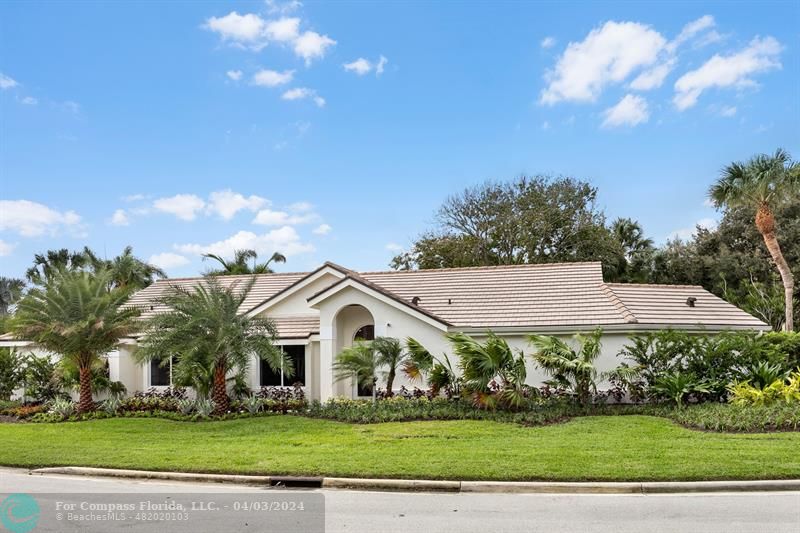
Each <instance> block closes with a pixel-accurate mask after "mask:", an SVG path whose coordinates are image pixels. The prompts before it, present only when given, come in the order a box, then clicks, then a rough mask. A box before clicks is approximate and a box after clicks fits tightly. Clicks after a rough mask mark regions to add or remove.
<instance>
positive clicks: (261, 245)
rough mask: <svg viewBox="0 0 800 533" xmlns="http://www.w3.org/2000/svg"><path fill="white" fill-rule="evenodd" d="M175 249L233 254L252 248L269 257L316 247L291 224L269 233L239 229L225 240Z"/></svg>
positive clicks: (178, 246)
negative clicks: (236, 251)
mask: <svg viewBox="0 0 800 533" xmlns="http://www.w3.org/2000/svg"><path fill="white" fill-rule="evenodd" d="M175 249H176V250H177V251H179V252H181V253H185V254H193V255H200V254H209V253H210V254H218V255H222V256H229V257H230V256H232V255H233V253H234V251H235V250H243V249H252V250H255V251H256V252H257V253H258V254H259V255H263V256H267V257H269V255H270V254H272V253H274V252H281V253H282V254H284V255H286V256H292V255H297V254H301V253H305V252H313V251H314V247H313V246H312V245H311V244H309V243H306V242H303V241H302V240H301V239H300V236H299V235H298V234H297V231H296V230H295V229H294V228H293V227H291V226H283V227H281V228H277V229H273V230H271V231H269V232H267V233H264V234H261V235H257V234H255V233H253V232H252V231H239V232H238V233H235V234H234V235H232V236H230V237H228V238H227V239H225V240H222V241H217V242H213V243H211V244H205V245H204V244H178V245H175Z"/></svg>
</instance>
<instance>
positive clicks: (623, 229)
mask: <svg viewBox="0 0 800 533" xmlns="http://www.w3.org/2000/svg"><path fill="white" fill-rule="evenodd" d="M611 231H612V233H614V236H615V237H616V238H617V240H618V241H619V243H620V244H621V245H622V249H623V250H624V252H625V259H626V260H627V261H630V260H631V259H632V258H633V257H634V256H635V255H637V254H640V253H642V252H647V251H650V250H652V249H653V239H648V238H646V237H645V236H644V230H643V229H642V226H641V225H640V224H639V223H638V222H636V221H635V220H632V219H630V218H618V219H616V220H614V222H612V223H611Z"/></svg>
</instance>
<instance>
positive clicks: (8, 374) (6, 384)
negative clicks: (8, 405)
mask: <svg viewBox="0 0 800 533" xmlns="http://www.w3.org/2000/svg"><path fill="white" fill-rule="evenodd" d="M22 363H23V358H22V357H20V356H19V355H17V353H16V352H14V351H12V350H11V348H0V401H5V400H10V399H11V394H12V393H13V392H14V391H15V390H16V389H18V388H20V387H21V386H22V384H23V378H24V373H23V365H22Z"/></svg>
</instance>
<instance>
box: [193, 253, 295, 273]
mask: <svg viewBox="0 0 800 533" xmlns="http://www.w3.org/2000/svg"><path fill="white" fill-rule="evenodd" d="M206 259H213V260H214V261H216V262H217V263H219V264H220V266H221V268H218V269H216V270H210V271H208V272H206V274H205V275H206V276H236V275H243V274H271V273H272V272H273V271H272V268H271V267H270V264H272V263H285V262H286V256H284V255H283V254H282V253H280V252H275V253H273V254H272V255H271V256H270V258H269V259H267V260H266V261H264V262H263V263H258V262H257V260H258V253H256V251H255V250H236V251H234V252H233V261H227V260H225V259H224V258H223V257H221V256H219V255H215V254H203V260H206ZM250 259H252V260H253V265H252V266H250V264H248V261H249V260H250Z"/></svg>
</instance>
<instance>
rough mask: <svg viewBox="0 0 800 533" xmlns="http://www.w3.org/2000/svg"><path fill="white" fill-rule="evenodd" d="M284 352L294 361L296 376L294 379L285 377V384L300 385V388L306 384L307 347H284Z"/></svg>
mask: <svg viewBox="0 0 800 533" xmlns="http://www.w3.org/2000/svg"><path fill="white" fill-rule="evenodd" d="M283 351H284V352H286V354H287V355H288V356H289V358H290V359H291V360H292V366H293V368H294V375H293V376H292V377H285V378H284V380H283V384H284V385H286V386H289V385H294V384H295V383H299V384H300V386H305V384H306V347H305V346H302V345H289V346H284V347H283Z"/></svg>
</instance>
